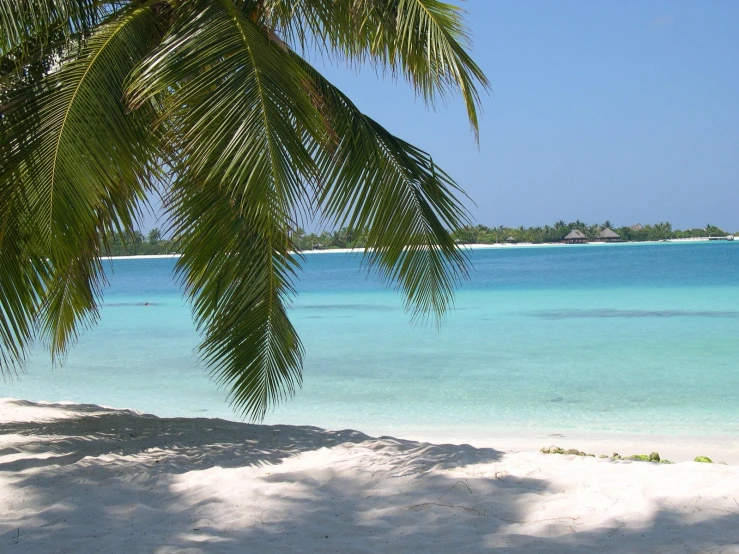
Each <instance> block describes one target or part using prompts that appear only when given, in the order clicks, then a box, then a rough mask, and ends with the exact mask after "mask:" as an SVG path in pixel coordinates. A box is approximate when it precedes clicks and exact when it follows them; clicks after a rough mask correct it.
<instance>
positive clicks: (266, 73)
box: [0, 0, 487, 419]
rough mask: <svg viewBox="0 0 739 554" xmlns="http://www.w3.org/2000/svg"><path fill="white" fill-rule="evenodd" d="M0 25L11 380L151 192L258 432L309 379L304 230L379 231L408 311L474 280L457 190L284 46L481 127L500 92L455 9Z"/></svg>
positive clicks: (248, 4) (254, 9)
mask: <svg viewBox="0 0 739 554" xmlns="http://www.w3.org/2000/svg"><path fill="white" fill-rule="evenodd" d="M14 5H15V8H13V6H14ZM18 6H20V7H18ZM13 9H16V11H15V12H14V11H13ZM75 9H76V10H77V11H74V10H75ZM64 10H66V11H64ZM21 12H22V13H21ZM60 14H62V15H60ZM64 14H67V16H66V17H63V16H64ZM19 22H20V23H19ZM0 27H1V28H0V47H1V48H3V50H2V51H1V52H0V59H2V60H3V61H4V62H5V63H4V65H3V68H4V69H3V75H2V76H0V78H2V81H0V83H3V84H2V88H1V89H0V101H1V102H2V115H1V116H0V137H1V138H2V150H0V162H1V164H2V165H0V213H2V226H0V262H1V263H2V267H1V268H0V286H1V287H2V288H1V289H0V368H2V369H3V370H4V371H5V370H8V369H9V368H11V367H14V366H15V365H17V364H19V363H22V360H23V353H24V351H25V348H26V346H27V345H28V343H29V342H30V341H31V340H33V338H34V337H35V336H42V337H46V338H47V339H48V340H49V342H50V344H51V348H52V354H53V355H55V356H56V355H57V354H63V353H64V351H65V348H66V347H67V345H68V344H69V343H70V341H72V340H73V339H74V337H75V336H76V333H77V329H78V328H79V327H80V326H85V325H89V324H91V323H93V322H94V321H95V318H96V316H97V311H96V305H97V301H98V299H99V295H100V290H101V286H102V284H103V274H102V271H101V265H100V261H99V255H100V253H101V251H103V252H104V249H105V244H104V242H103V241H104V238H103V237H105V235H106V233H108V232H109V231H111V230H119V231H120V230H125V229H129V230H130V229H133V228H134V227H135V222H136V218H137V215H138V211H137V210H138V206H139V203H140V202H141V200H142V199H144V198H145V195H146V192H147V191H148V190H150V189H152V188H153V187H154V186H155V185H160V186H162V187H163V188H164V189H165V204H166V209H167V210H168V212H169V217H170V221H171V226H172V228H171V232H172V233H173V234H174V235H176V236H177V237H179V240H180V242H181V248H182V257H181V258H180V260H179V261H178V264H177V274H178V276H179V278H180V280H181V282H182V283H183V286H184V289H185V291H186V293H187V295H188V296H189V297H190V298H191V300H192V305H193V313H194V317H195V320H196V323H197V325H198V328H199V329H200V330H201V332H202V333H203V342H202V344H201V352H202V355H203V357H204V359H205V360H206V361H207V362H208V365H209V367H210V368H211V370H212V371H213V373H214V375H215V377H216V378H217V380H218V381H219V382H221V383H222V384H224V385H226V386H228V387H229V389H230V390H231V399H232V401H233V403H234V405H235V407H236V408H237V409H239V410H240V411H241V412H242V413H244V414H245V415H247V416H249V417H252V418H257V419H258V418H261V417H263V416H264V414H265V411H266V410H267V409H268V408H269V407H270V406H273V405H274V404H275V403H276V402H278V401H279V400H280V399H281V398H283V397H284V396H286V395H290V394H292V393H293V392H294V389H295V386H297V385H299V384H300V379H301V364H302V355H303V349H302V346H301V344H300V341H299V339H298V337H297V335H296V333H295V330H294V329H293V327H292V325H291V324H290V322H289V319H288V316H287V309H288V305H289V301H290V297H291V295H292V294H293V288H292V278H293V277H294V275H295V272H296V271H297V269H298V268H299V257H297V256H296V254H294V247H293V244H292V242H291V238H290V237H291V232H292V229H293V228H294V227H295V220H296V218H300V217H302V216H303V215H305V214H309V215H310V214H314V213H318V214H320V215H321V216H322V217H323V218H324V219H325V220H326V221H328V222H330V223H333V224H337V225H345V226H347V227H348V228H349V229H350V230H353V231H358V230H362V229H369V233H368V250H367V252H366V253H365V259H366V261H367V263H368V264H369V265H370V267H372V268H375V269H377V270H378V271H379V272H380V274H381V275H383V276H384V277H385V278H386V279H387V280H388V281H389V282H393V283H397V284H398V286H399V287H400V288H401V289H402V290H403V291H404V292H405V295H406V298H407V302H408V308H409V309H410V310H411V311H413V313H414V314H416V315H423V314H436V315H437V316H441V315H442V314H443V313H444V312H445V311H446V309H447V308H448V307H449V305H450V303H451V302H452V298H453V297H452V292H453V286H454V284H455V282H456V281H457V280H458V279H459V278H460V277H462V276H464V274H465V271H466V260H465V257H464V255H463V254H462V253H461V252H460V251H459V250H458V249H457V248H456V246H455V244H454V242H453V240H452V238H451V234H450V231H453V230H455V229H457V228H458V227H459V226H461V225H463V224H464V223H466V213H465V210H464V209H463V207H462V205H461V204H460V203H459V201H458V200H457V199H456V198H455V196H454V194H455V193H456V192H459V190H458V188H457V186H456V185H455V183H454V181H453V180H452V179H451V178H450V177H449V176H448V175H447V174H446V173H444V172H443V171H442V170H440V169H439V168H438V167H436V166H435V165H434V163H433V161H432V160H431V158H430V157H429V156H428V154H426V153H424V152H422V151H420V150H418V149H417V148H415V147H413V146H412V145H409V144H408V143H405V142H403V141H402V140H400V139H398V138H397V137H395V136H393V135H392V134H391V133H389V132H388V131H387V130H385V129H384V128H382V127H381V126H380V125H378V124H377V123H376V122H374V121H373V120H371V119H370V118H368V117H366V116H365V115H363V114H362V113H361V112H359V110H357V108H356V107H355V106H354V105H353V104H352V103H351V101H350V100H349V99H348V98H347V97H346V96H345V95H343V94H342V93H341V92H340V91H338V90H337V89H336V88H335V87H333V86H332V85H331V84H330V83H329V82H327V81H326V80H325V79H324V78H323V77H322V76H321V75H320V74H319V73H318V72H317V71H316V70H315V69H314V68H313V67H311V66H310V65H309V64H308V63H307V62H306V61H305V60H304V59H303V58H301V57H300V56H299V55H297V54H296V53H295V52H294V51H293V50H292V49H291V48H290V46H289V44H290V43H293V44H296V45H301V44H302V45H307V44H309V43H310V44H314V45H319V46H320V47H322V48H324V49H325V51H326V52H331V53H332V54H334V55H338V56H342V57H345V58H348V59H351V60H355V61H365V60H369V61H372V62H374V63H376V64H378V65H380V66H384V67H387V68H389V69H390V70H392V71H401V72H402V73H403V74H404V75H405V76H406V77H408V79H409V80H410V81H411V82H412V83H413V85H414V86H415V88H416V90H417V91H418V92H419V94H421V95H422V96H423V97H424V98H426V99H427V100H428V101H433V99H434V98H435V96H436V95H438V94H447V93H448V92H450V91H451V90H452V89H454V88H457V89H459V90H460V91H461V92H462V96H463V98H464V99H465V103H466V105H467V107H468V113H469V116H470V121H471V122H472V125H473V128H475V129H476V126H477V116H476V108H477V102H478V97H477V91H476V89H475V86H476V85H477V84H482V85H483V86H486V85H487V83H486V81H485V78H484V76H483V75H482V73H481V72H480V70H479V68H477V66H475V65H474V63H473V62H472V61H471V60H470V59H469V57H468V56H467V54H466V52H465V50H464V48H463V46H464V43H465V42H466V40H467V39H466V35H465V30H464V26H463V24H462V20H461V19H460V16H459V12H458V11H457V10H456V8H453V7H450V6H448V5H446V4H444V3H442V2H438V1H436V0H383V1H380V2H378V1H369V0H300V1H298V0H292V1H288V0H261V1H258V0H251V1H250V0H189V1H188V2H180V1H175V0H170V1H165V0H161V1H156V0H150V1H148V2H144V1H130V2H85V1H82V0H80V1H72V2H70V1H69V0H67V1H66V2H65V1H63V0H36V1H33V0H25V1H24V2H22V3H21V4H20V5H19V4H17V3H16V4H13V3H8V2H7V1H6V0H0ZM30 43H33V44H35V45H39V44H40V45H45V44H52V43H53V44H54V45H55V48H45V47H44V48H36V49H35V50H34V49H33V48H30V47H28V48H25V47H24V45H28V44H30ZM11 61H12V62H13V63H10V62H11ZM33 64H41V67H43V68H44V70H43V71H41V72H40V74H39V72H38V71H35V72H34V71H31V68H32V66H33ZM11 267H12V269H11Z"/></svg>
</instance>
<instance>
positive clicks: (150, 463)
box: [0, 399, 739, 553]
mask: <svg viewBox="0 0 739 554" xmlns="http://www.w3.org/2000/svg"><path fill="white" fill-rule="evenodd" d="M0 421H2V426H0V509H1V512H0V513H2V514H3V517H2V518H0V551H1V552H157V553H163V552H255V553H263V552H296V553H297V552H300V553H303V552H341V553H345V552H349V553H352V552H357V553H359V552H366V553H370V552H372V553H374V552H388V553H390V552H393V553H394V552H488V551H500V552H600V551H603V552H609V553H610V552H665V553H667V552H670V553H673V552H724V553H728V552H739V466H737V465H718V464H699V463H695V462H682V463H677V464H674V465H667V464H652V463H648V462H630V461H610V460H601V459H597V458H583V457H578V456H567V455H546V454H541V453H538V452H531V451H505V450H504V449H495V448H475V447H473V446H469V445H452V444H445V445H435V444H429V443H422V442H414V441H409V440H401V439H394V438H389V437H382V438H373V437H370V436H367V435H364V434H362V433H359V432H356V431H326V430H323V429H318V428H315V427H296V426H279V425H278V426H264V425H247V424H242V423H235V422H229V421H224V420H217V419H190V418H180V419H165V418H157V417H154V416H149V415H141V414H138V413H136V412H133V411H128V410H115V409H109V408H101V407H99V406H93V405H78V404H43V403H31V402H24V401H18V400H9V399H5V400H0ZM564 446H565V447H568V446H576V445H564Z"/></svg>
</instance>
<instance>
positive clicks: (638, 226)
mask: <svg viewBox="0 0 739 554" xmlns="http://www.w3.org/2000/svg"><path fill="white" fill-rule="evenodd" d="M629 229H631V230H632V231H643V230H644V225H642V224H641V223H635V224H634V225H632V226H631V227H629Z"/></svg>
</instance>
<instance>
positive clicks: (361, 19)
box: [263, 0, 490, 138]
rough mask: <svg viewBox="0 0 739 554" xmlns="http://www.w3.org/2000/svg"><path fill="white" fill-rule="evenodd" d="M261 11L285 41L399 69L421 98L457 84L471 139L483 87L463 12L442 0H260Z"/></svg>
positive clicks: (452, 89) (394, 70)
mask: <svg viewBox="0 0 739 554" xmlns="http://www.w3.org/2000/svg"><path fill="white" fill-rule="evenodd" d="M263 11H264V14H263V17H264V18H265V20H266V21H267V22H268V24H269V25H271V26H274V27H276V28H277V29H278V30H280V31H283V32H284V33H285V35H286V37H287V40H288V41H289V42H292V43H293V44H294V45H296V46H304V47H306V48H311V47H316V48H318V49H319V50H324V49H327V50H328V52H329V53H334V54H336V55H337V57H338V58H340V59H349V60H352V61H354V62H357V63H370V64H372V65H374V66H376V67H379V68H386V69H389V70H390V71H391V72H392V73H393V74H396V73H397V74H402V75H403V76H404V77H405V78H406V79H407V80H408V81H409V82H410V83H412V85H413V86H414V88H415V90H416V92H417V93H418V94H419V95H420V96H421V97H423V98H424V99H425V100H426V101H427V102H429V103H434V101H435V99H436V98H437V97H441V98H445V97H446V96H447V95H448V94H449V93H451V92H455V91H456V90H459V92H460V93H461V95H462V98H463V100H464V103H465V107H466V109H467V115H468V117H469V120H470V124H471V126H472V129H473V131H474V133H475V137H476V138H477V133H478V123H479V122H478V113H477V112H478V109H479V105H480V96H479V91H478V85H481V86H482V87H483V89H488V88H489V86H490V85H489V82H488V80H487V78H486V77H485V74H484V73H483V72H482V70H481V69H480V67H479V66H478V65H477V64H476V63H475V62H474V61H473V60H472V58H471V57H470V55H469V54H468V53H467V48H468V47H469V46H470V42H471V41H470V36H469V31H468V30H467V27H466V25H465V22H464V17H463V14H464V12H463V11H462V10H461V8H459V7H458V6H455V5H453V4H449V3H447V2H442V1H440V0H266V1H265V8H264V10H263Z"/></svg>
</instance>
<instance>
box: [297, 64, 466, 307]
mask: <svg viewBox="0 0 739 554" xmlns="http://www.w3.org/2000/svg"><path fill="white" fill-rule="evenodd" d="M302 63H303V65H304V68H305V69H306V72H308V73H309V74H310V76H311V78H312V80H313V83H314V88H315V90H316V91H317V94H318V98H320V102H321V110H322V112H323V113H324V115H325V117H326V118H327V124H328V128H329V129H330V131H331V133H332V134H333V137H335V140H337V141H338V142H337V143H336V144H335V145H334V146H333V147H330V148H325V147H321V145H316V147H315V149H314V155H315V156H316V160H317V163H318V166H319V175H320V177H319V182H320V185H321V193H320V195H319V198H318V203H319V206H320V209H321V210H322V211H323V213H324V215H325V216H326V217H327V218H328V219H329V221H330V222H331V223H332V224H334V225H337V226H339V227H343V226H346V227H348V228H349V230H350V231H361V230H363V229H368V233H367V251H366V253H365V259H366V260H367V261H368V262H369V264H370V265H371V266H373V267H375V268H377V269H378V270H379V271H380V274H381V275H382V276H383V277H384V278H385V279H386V280H387V281H388V282H390V283H399V285H400V287H401V288H402V289H403V291H404V293H405V295H406V298H407V307H408V308H409V309H410V310H411V311H412V312H413V314H414V316H415V317H418V316H424V315H427V314H433V315H435V316H437V321H440V319H441V317H442V316H443V315H444V313H445V312H446V311H447V309H448V308H449V307H450V305H451V303H452V302H453V297H454V295H453V292H454V286H455V285H456V283H457V282H458V281H459V280H460V279H461V278H464V277H465V276H466V275H467V258H466V256H465V254H464V253H463V252H462V251H461V250H460V249H459V248H458V247H457V246H456V244H455V242H454V239H453V237H452V233H451V231H454V230H457V229H459V228H460V227H462V226H464V225H466V224H467V223H468V222H469V220H468V216H467V211H466V210H465V208H464V207H463V206H462V205H461V204H460V202H459V201H458V200H457V199H456V198H455V197H454V193H455V192H457V193H459V192H461V190H460V189H459V187H458V186H457V185H456V183H455V182H454V181H453V180H452V179H451V177H449V175H447V174H446V173H445V172H444V171H443V170H441V169H440V168H439V167H437V166H436V165H435V164H434V162H433V160H432V159H431V157H430V156H429V155H428V154H426V153H425V152H423V151H422V150H419V149H418V148H415V147H414V146H412V145H410V144H408V143H407V142H404V141H403V140H401V139H399V138H397V137H395V136H393V135H392V134H391V133H389V132H388V131H387V130H385V129H384V128H383V127H382V126H381V125H379V124H378V123H377V122H375V121H373V120H372V119H371V118H369V117H367V116H366V115H364V114H362V113H361V112H360V111H359V110H358V109H357V107H356V106H355V105H354V104H353V103H352V102H351V101H350V100H349V99H348V98H347V97H346V96H345V95H344V94H342V93H341V92H340V91H339V90H338V89H336V88H335V87H334V86H333V85H331V84H330V83H329V82H328V81H327V80H326V79H325V78H323V77H322V76H321V75H320V74H319V73H318V72H317V71H316V70H315V69H313V68H311V67H310V66H309V65H308V64H307V63H305V62H302Z"/></svg>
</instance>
